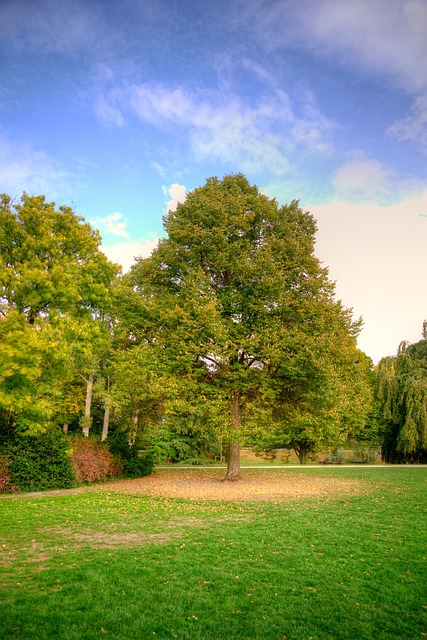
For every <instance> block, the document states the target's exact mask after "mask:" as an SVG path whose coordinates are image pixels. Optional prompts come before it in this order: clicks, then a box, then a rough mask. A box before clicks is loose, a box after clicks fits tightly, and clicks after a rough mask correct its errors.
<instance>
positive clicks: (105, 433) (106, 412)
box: [101, 376, 110, 442]
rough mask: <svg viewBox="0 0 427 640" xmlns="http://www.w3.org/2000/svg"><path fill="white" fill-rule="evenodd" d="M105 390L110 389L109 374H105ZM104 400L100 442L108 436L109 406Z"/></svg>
mask: <svg viewBox="0 0 427 640" xmlns="http://www.w3.org/2000/svg"><path fill="white" fill-rule="evenodd" d="M107 391H110V376H107ZM104 402H105V409H104V422H103V424H102V434H101V442H105V441H106V439H107V436H108V427H109V425H110V407H109V406H108V404H107V402H108V399H107V402H106V401H105V400H104Z"/></svg>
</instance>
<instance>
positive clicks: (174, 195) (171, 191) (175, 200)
mask: <svg viewBox="0 0 427 640" xmlns="http://www.w3.org/2000/svg"><path fill="white" fill-rule="evenodd" d="M162 188H163V193H164V194H165V195H166V196H169V198H170V199H169V200H168V203H167V205H166V211H176V208H177V206H178V204H179V203H182V202H185V199H186V197H187V194H186V191H185V186H184V185H183V184H178V183H177V182H174V184H171V186H170V187H169V188H168V187H162Z"/></svg>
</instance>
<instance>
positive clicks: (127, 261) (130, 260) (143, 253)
mask: <svg viewBox="0 0 427 640" xmlns="http://www.w3.org/2000/svg"><path fill="white" fill-rule="evenodd" d="M158 243H159V240H158V238H155V239H152V240H139V241H137V240H134V241H130V242H119V243H117V244H115V245H111V246H104V244H103V245H102V251H103V253H105V255H106V256H107V258H108V259H109V260H111V261H112V262H115V263H117V264H120V265H121V266H122V268H123V271H124V272H126V271H129V269H130V268H131V266H132V265H133V264H134V262H135V258H138V257H140V258H148V257H149V256H150V255H151V253H152V251H153V249H155V248H156V247H157V245H158Z"/></svg>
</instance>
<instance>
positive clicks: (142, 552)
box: [0, 467, 427, 640]
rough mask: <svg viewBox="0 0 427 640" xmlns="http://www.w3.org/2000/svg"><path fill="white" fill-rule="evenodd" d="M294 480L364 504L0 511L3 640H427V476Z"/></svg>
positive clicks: (119, 498)
mask: <svg viewBox="0 0 427 640" xmlns="http://www.w3.org/2000/svg"><path fill="white" fill-rule="evenodd" d="M258 473H259V481H260V482H262V481H263V477H265V474H267V473H268V471H267V470H259V472H258ZM283 473H284V474H286V469H284V470H283ZM299 473H303V474H307V476H310V475H316V474H318V475H319V474H321V475H322V477H325V476H331V477H335V476H336V475H337V474H339V476H340V477H342V478H351V479H352V480H354V479H356V478H357V479H359V480H361V481H363V482H364V483H365V487H366V491H364V492H362V493H358V494H355V495H345V496H344V495H342V494H341V495H338V494H337V495H336V496H334V497H328V498H325V497H323V498H322V497H317V498H310V499H305V500H300V501H287V502H281V503H279V502H277V503H274V502H271V501H262V502H219V501H217V502H212V501H206V502H203V501H189V500H188V501H186V500H178V499H169V498H155V497H147V496H142V495H123V494H117V493H112V492H110V493H108V492H103V493H83V494H78V495H72V494H67V495H61V496H43V497H15V496H12V497H2V498H1V499H0V518H1V519H0V523H1V524H0V545H1V547H2V557H1V565H0V572H1V573H0V575H1V581H0V584H1V587H0V598H1V602H0V638H1V639H2V640H12V639H15V638H16V639H18V638H19V639H25V640H41V639H42V638H43V639H45V638H49V639H50V638H55V639H58V640H69V639H73V640H77V639H79V640H89V639H90V640H91V639H92V638H105V639H106V638H114V639H116V640H128V639H129V640H146V639H147V640H148V639H152V638H157V639H158V640H160V639H161V640H163V639H165V640H166V639H173V638H178V639H179V640H184V639H194V640H214V639H218V640H225V639H227V640H231V639H235V638H240V639H241V640H249V639H252V638H253V639H254V640H263V639H268V640H270V639H271V640H276V639H277V640H282V639H288V640H299V639H304V640H309V639H310V638H311V639H312V640H315V639H316V640H328V639H331V640H332V639H333V640H339V639H341V638H354V639H357V638H363V639H367V640H368V639H369V640H371V639H372V640H379V639H382V638H399V639H405V640H409V639H413V638H422V637H427V544H426V543H427V534H426V525H427V517H426V516H427V513H426V506H427V504H426V503H427V501H426V495H427V493H426V484H427V468H408V467H404V468H399V469H395V468H387V467H378V468H374V469H363V468H357V469H340V468H333V469H304V470H300V471H299Z"/></svg>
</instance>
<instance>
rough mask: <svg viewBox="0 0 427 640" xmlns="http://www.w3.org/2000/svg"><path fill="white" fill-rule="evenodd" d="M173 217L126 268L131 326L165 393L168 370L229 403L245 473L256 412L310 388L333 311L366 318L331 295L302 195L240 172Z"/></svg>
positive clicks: (234, 455)
mask: <svg viewBox="0 0 427 640" xmlns="http://www.w3.org/2000/svg"><path fill="white" fill-rule="evenodd" d="M164 225H165V230H166V232H167V238H166V239H164V240H161V241H160V243H159V246H158V247H157V249H155V251H154V252H153V254H152V256H151V257H150V258H147V259H140V260H138V261H137V263H136V265H134V267H133V268H132V270H131V273H130V274H129V275H128V276H126V278H125V282H127V283H128V301H127V302H126V301H125V302H124V303H123V307H122V308H123V309H124V311H123V315H122V325H123V327H124V328H125V331H126V332H127V334H128V336H129V338H130V345H131V347H132V348H136V347H138V348H139V349H143V354H144V357H142V360H141V366H144V362H146V363H147V366H146V371H147V372H148V373H147V375H151V378H155V379H156V380H158V379H159V378H158V377H157V374H156V375H154V373H155V372H158V370H159V369H158V368H159V367H161V368H162V369H163V373H162V376H163V377H162V380H163V384H162V385H161V389H158V391H159V394H158V396H157V397H158V398H160V397H161V396H162V394H163V396H165V395H167V393H168V391H167V390H168V383H167V380H168V379H169V380H171V381H174V382H172V385H175V387H176V388H181V390H184V389H185V393H186V396H187V398H188V397H190V398H192V397H193V398H194V397H195V396H196V395H197V394H198V395H203V394H205V396H206V398H209V399H210V398H212V397H215V398H216V401H217V405H216V406H221V404H222V405H223V406H225V407H226V412H227V415H228V428H227V432H226V437H227V439H228V443H229V444H228V449H229V452H228V470H227V474H226V479H229V480H233V479H237V478H239V476H240V442H241V438H242V430H243V427H244V425H245V422H250V421H251V413H252V412H253V410H254V409H255V408H256V407H257V406H262V405H263V404H265V403H266V402H268V399H269V398H271V399H272V400H273V401H275V400H277V398H278V396H279V394H280V393H281V392H283V394H284V396H286V397H288V396H289V397H292V393H293V392H294V389H295V388H298V387H299V388H301V389H302V388H305V390H307V389H309V388H310V375H311V372H312V369H313V366H314V365H313V362H314V360H316V358H317V354H318V350H319V349H318V344H319V341H321V338H322V336H323V335H324V333H325V332H327V325H328V322H329V320H330V316H331V315H332V316H333V317H334V318H336V319H337V322H338V324H340V326H341V330H342V331H345V332H351V331H353V330H354V331H356V330H357V327H356V325H352V323H351V322H350V321H349V316H348V312H346V311H345V310H343V309H342V307H341V305H340V304H339V303H336V302H335V301H334V299H333V293H334V287H333V284H332V283H331V282H330V281H329V280H328V275H327V270H326V269H324V268H322V267H321V265H320V263H319V261H318V260H317V258H316V257H315V256H314V235H315V230H316V227H315V222H314V220H313V218H312V216H311V215H310V214H308V213H305V212H304V211H302V210H301V209H300V207H299V206H298V203H297V202H292V203H291V204H290V205H287V206H283V207H279V206H278V204H277V202H276V201H275V200H272V199H270V198H268V197H267V196H265V195H263V194H262V193H260V192H259V190H258V188H257V187H256V186H251V185H250V184H249V183H248V181H247V180H246V178H245V177H244V176H243V175H241V174H237V175H230V176H226V177H225V178H224V179H223V180H218V178H210V179H208V180H207V182H206V184H205V186H203V187H201V188H198V189H195V190H194V191H192V192H191V193H189V194H188V196H187V199H186V201H185V202H184V203H183V204H180V205H178V207H177V210H176V211H175V212H169V214H168V216H167V217H166V218H165V220H164ZM124 298H126V296H125V297H124ZM132 308H134V309H136V310H137V312H135V311H132ZM141 353H142V352H141ZM153 354H156V355H153ZM153 362H154V363H155V365H153V364H151V365H150V363H153ZM150 372H152V373H150ZM132 378H133V376H132V375H131V376H130V384H131V387H132V388H134V385H133V381H132ZM178 380H179V384H178V383H177V381H178ZM304 385H305V387H304ZM136 396H137V394H136ZM135 401H136V404H138V402H139V399H138V397H135ZM293 405H294V406H296V402H294V403H293ZM301 406H302V405H301Z"/></svg>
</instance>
